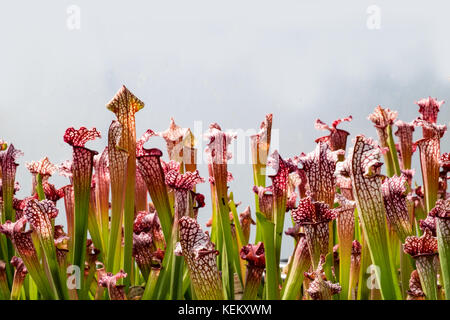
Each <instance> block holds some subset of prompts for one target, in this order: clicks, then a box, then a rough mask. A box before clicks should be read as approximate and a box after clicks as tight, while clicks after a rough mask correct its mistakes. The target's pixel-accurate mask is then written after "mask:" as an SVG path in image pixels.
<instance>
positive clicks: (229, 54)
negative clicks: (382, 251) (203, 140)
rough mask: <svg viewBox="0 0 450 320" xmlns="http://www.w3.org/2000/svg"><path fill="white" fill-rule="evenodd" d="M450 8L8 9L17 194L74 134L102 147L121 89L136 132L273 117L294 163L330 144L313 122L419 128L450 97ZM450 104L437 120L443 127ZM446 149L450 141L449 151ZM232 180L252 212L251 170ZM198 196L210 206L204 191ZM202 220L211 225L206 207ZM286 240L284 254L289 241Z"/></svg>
mask: <svg viewBox="0 0 450 320" xmlns="http://www.w3.org/2000/svg"><path fill="white" fill-rule="evenodd" d="M342 3H345V6H344V5H342ZM371 5H376V6H377V8H379V9H380V10H381V11H380V12H381V15H380V29H373V30H371V29H369V28H368V27H367V19H368V18H369V16H370V14H368V13H367V9H368V7H369V6H371ZM73 8H75V11H76V10H78V9H79V13H80V24H79V26H80V29H76V28H75V29H71V28H69V27H68V22H69V26H70V27H72V28H73V27H74V26H75V27H76V23H75V24H74V20H73V19H72V18H73V12H74V11H73V10H72V11H71V9H73ZM68 9H69V11H70V12H72V13H68ZM449 12H450V4H449V2H448V1H432V2H429V1H428V2H424V1H399V0H398V1H365V0H358V1H356V0H355V1H345V2H341V1H339V2H338V1H298V0H296V1H261V0H260V1H195V0H194V1H164V2H163V1H126V2H123V1H87V0H86V1H76V0H72V1H62V0H58V1H56V0H54V1H39V2H38V1H20V2H18V1H17V2H9V3H4V4H2V6H1V11H0V39H1V40H0V41H1V50H0V87H1V88H2V89H1V94H0V110H1V113H0V114H1V119H2V121H1V126H0V138H3V139H4V140H6V141H8V142H13V143H14V145H15V146H16V147H17V148H18V149H21V150H22V151H24V153H25V155H24V157H22V158H20V159H19V161H20V167H19V168H18V174H17V178H18V179H19V181H20V183H21V185H22V190H21V191H20V193H19V196H20V197H23V196H25V195H27V194H28V193H29V192H30V188H31V178H30V175H29V174H28V172H27V170H26V168H25V166H24V163H25V162H27V161H31V160H38V159H40V158H41V157H43V156H48V157H49V158H50V160H51V161H52V162H54V163H57V164H58V163H60V162H62V161H63V160H65V159H69V158H70V157H71V148H70V147H69V146H68V145H67V144H65V143H64V142H63V139H62V137H63V133H64V130H65V129H66V128H67V127H70V126H75V127H77V128H78V127H80V126H86V127H96V128H97V129H99V130H100V131H101V132H102V134H103V139H102V140H101V141H96V142H91V143H89V147H92V148H93V149H96V150H99V151H101V150H102V149H103V147H104V145H105V144H106V139H105V138H106V135H107V128H108V126H109V124H110V122H111V120H112V119H113V118H114V116H113V114H112V113H111V112H110V111H108V110H106V108H105V104H106V103H107V102H108V101H109V100H110V99H111V98H112V97H113V96H114V94H115V92H116V91H117V90H118V89H119V88H120V86H121V85H122V84H125V85H126V86H127V87H128V88H129V89H130V90H131V91H132V92H133V93H134V94H135V95H136V96H138V97H139V98H140V99H141V100H143V101H144V102H145V104H146V106H145V108H144V109H143V110H141V111H140V112H139V113H138V114H137V120H136V121H137V132H138V135H140V134H142V133H143V132H144V131H145V130H146V129H148V128H151V129H153V130H155V131H161V130H164V129H166V128H167V126H168V124H169V120H170V117H174V118H175V121H176V122H177V123H178V124H180V125H181V126H183V127H193V125H194V122H195V121H201V123H202V126H203V128H204V130H206V128H207V127H208V125H209V123H211V122H218V123H219V124H220V125H221V126H222V128H223V129H242V130H244V131H245V130H248V129H252V128H257V127H258V126H259V123H260V122H261V121H262V120H263V118H264V115H265V114H266V113H270V112H271V113H273V114H274V122H273V127H274V129H278V130H279V151H280V153H281V154H282V156H285V157H290V156H293V155H298V154H300V153H301V152H310V151H312V150H313V148H314V145H315V144H314V138H316V137H318V136H320V135H321V134H322V133H321V132H317V131H315V130H314V126H313V124H314V120H315V119H316V118H320V119H322V120H323V121H325V122H327V123H330V122H331V121H333V120H334V119H336V118H339V117H343V116H348V115H350V114H351V115H353V117H354V121H353V122H352V123H351V124H344V125H343V126H342V127H343V128H345V129H347V130H349V131H350V132H351V133H352V135H355V134H357V133H364V134H366V135H369V136H375V135H376V133H375V130H374V129H373V128H372V126H371V124H370V123H369V122H368V120H367V119H366V118H367V115H368V114H369V113H370V112H371V111H372V110H373V108H374V107H375V106H377V105H378V104H381V105H382V106H384V107H389V108H391V109H395V110H398V111H399V118H401V119H403V120H405V121H410V120H412V119H414V118H415V117H416V116H417V110H418V107H417V106H416V105H415V104H414V101H416V100H418V99H420V98H423V97H427V96H432V97H436V98H438V99H440V100H450V90H449V89H450V87H449V85H450V58H449V57H450V40H449V31H450V20H449V19H448V13H449ZM68 20H69V21H68ZM449 104H450V102H448V103H446V104H444V105H443V107H442V111H441V113H440V116H439V120H440V122H441V123H446V124H447V125H448V124H449V123H448V122H449V119H450V111H449V110H450V105H449ZM415 138H420V130H416V134H415ZM449 141H450V139H449V136H448V133H447V136H446V137H445V138H444V139H443V140H442V149H444V150H447V151H448V150H449ZM152 143H153V146H157V147H158V146H159V147H161V148H162V147H164V143H162V141H158V139H154V142H152ZM203 147H204V144H203ZM163 151H165V149H163ZM415 164H416V165H418V161H417V155H415ZM200 170H201V174H202V175H203V176H204V177H206V176H207V171H206V168H205V167H204V166H201V167H200ZM230 171H232V173H233V175H234V177H235V181H234V182H232V183H231V184H230V187H231V190H232V191H233V192H234V193H235V199H237V200H240V201H242V202H243V205H242V206H243V207H244V206H246V205H248V204H250V205H251V206H252V208H253V207H254V203H253V199H254V198H253V194H252V191H251V188H252V185H253V184H252V183H253V182H252V180H253V179H252V171H251V166H250V164H247V165H242V164H240V165H231V166H230ZM52 182H54V183H56V184H57V185H58V186H62V185H64V184H65V183H66V180H65V179H64V178H62V177H54V178H52ZM199 190H200V191H201V192H204V193H207V194H208V196H207V200H209V186H208V185H207V184H203V185H201V186H199ZM253 214H254V212H253ZM199 215H200V221H201V222H202V224H203V225H204V223H205V221H206V220H207V219H208V218H209V216H210V206H209V205H208V206H207V207H206V208H205V209H203V210H202V211H201V212H200V214H199ZM58 219H59V222H60V223H61V222H62V221H63V219H62V217H58ZM286 220H287V221H288V222H289V221H290V219H286ZM285 244H286V245H285V247H284V250H283V256H284V257H287V256H288V254H289V253H290V252H291V250H292V241H291V239H286V240H285Z"/></svg>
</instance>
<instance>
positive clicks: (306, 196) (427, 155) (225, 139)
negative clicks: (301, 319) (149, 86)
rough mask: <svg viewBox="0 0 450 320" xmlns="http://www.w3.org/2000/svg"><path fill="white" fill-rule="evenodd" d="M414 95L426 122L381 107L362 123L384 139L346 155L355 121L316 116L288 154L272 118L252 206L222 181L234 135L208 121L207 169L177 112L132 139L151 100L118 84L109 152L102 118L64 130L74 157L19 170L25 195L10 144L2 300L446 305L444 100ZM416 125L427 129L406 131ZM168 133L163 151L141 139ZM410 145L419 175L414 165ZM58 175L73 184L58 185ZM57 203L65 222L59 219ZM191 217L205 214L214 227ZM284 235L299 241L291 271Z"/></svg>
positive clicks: (257, 144) (0, 146)
mask: <svg viewBox="0 0 450 320" xmlns="http://www.w3.org/2000/svg"><path fill="white" fill-rule="evenodd" d="M416 104H417V105H418V107H419V113H420V116H419V117H417V119H415V120H413V121H412V122H410V123H408V122H404V121H401V120H398V119H397V116H398V114H397V112H395V111H393V110H390V109H387V108H382V107H380V106H378V107H376V108H375V110H374V112H373V113H372V114H370V115H369V117H368V119H369V120H370V121H371V122H373V124H374V127H375V129H376V132H377V137H378V141H375V140H372V139H370V138H366V137H365V136H363V135H356V137H355V138H354V139H353V141H352V142H351V146H349V148H348V150H347V148H346V147H347V144H350V143H347V138H348V136H349V132H347V131H345V130H342V129H339V128H337V127H338V125H340V124H341V123H342V122H349V121H351V120H352V117H351V116H349V117H347V118H343V119H339V120H336V121H334V122H333V123H332V125H331V126H329V125H327V124H325V123H324V122H322V121H321V120H319V119H318V120H317V121H316V123H315V127H316V129H318V130H325V131H327V135H325V136H323V137H320V138H318V139H317V140H316V143H317V145H316V147H315V149H314V150H313V151H312V152H310V153H307V154H305V153H299V154H297V155H295V156H293V157H291V158H284V157H282V156H281V155H280V154H279V153H278V152H277V151H276V150H274V151H273V152H269V151H271V150H270V142H271V130H272V115H271V114H269V115H266V116H265V119H264V121H263V122H262V123H261V125H260V129H259V132H258V133H257V134H255V135H252V136H251V137H250V144H249V145H250V148H251V154H252V164H253V167H252V168H253V178H254V185H253V186H249V188H248V192H249V193H252V194H253V193H254V197H255V203H254V208H255V210H253V211H254V213H252V210H251V209H250V206H246V207H241V206H242V204H240V203H239V202H237V200H238V199H237V200H236V198H237V195H233V193H232V190H230V188H229V186H228V183H229V182H230V181H231V180H232V179H233V176H232V173H230V172H229V171H228V168H227V162H228V160H229V159H230V157H231V152H230V143H231V142H232V141H233V139H235V138H236V135H235V134H233V133H230V132H226V131H223V130H222V129H221V127H220V126H219V124H217V123H213V124H211V125H210V126H209V131H208V132H207V134H206V135H205V139H207V141H208V144H207V147H206V149H205V150H204V151H205V154H206V155H207V162H208V176H204V177H202V176H201V175H200V173H199V171H198V170H197V161H196V159H197V152H198V150H197V149H196V144H195V139H196V138H201V137H194V135H193V134H192V132H191V131H190V129H189V128H181V127H179V126H178V125H176V124H175V122H174V121H173V119H172V121H171V123H170V126H169V128H168V129H167V130H166V131H164V132H154V131H152V130H150V129H149V130H147V131H146V132H145V133H144V134H143V135H142V137H140V138H137V137H136V127H135V114H136V112H138V111H139V110H140V109H142V108H143V107H144V103H143V102H142V101H140V100H139V99H138V98H137V97H135V96H134V95H133V94H132V93H131V92H130V91H129V90H128V89H127V88H125V87H122V88H121V89H120V90H119V91H118V93H117V94H116V95H115V97H114V98H113V99H112V100H111V101H110V102H109V103H108V104H107V109H109V110H110V111H112V112H113V113H114V114H115V115H116V117H117V120H114V121H112V123H111V125H110V127H109V131H108V132H107V133H106V138H107V146H106V147H105V149H104V150H102V151H101V152H97V151H94V150H91V149H88V148H87V147H86V146H85V144H86V143H88V142H89V141H91V140H94V139H97V138H101V136H100V132H98V131H97V130H96V129H95V128H92V129H88V128H85V127H81V128H79V129H76V128H68V129H67V130H66V132H65V133H64V135H62V134H61V136H62V137H61V138H63V139H64V141H65V142H66V143H67V147H68V148H72V150H73V154H72V159H70V160H67V161H66V162H64V163H62V164H53V163H51V162H50V161H49V159H48V158H47V157H44V158H42V159H41V160H39V161H33V162H30V163H26V164H25V165H26V167H27V168H28V170H29V172H30V173H31V179H32V192H31V194H30V196H29V197H26V198H24V199H18V198H17V197H16V192H17V191H18V190H19V188H20V186H19V184H18V182H17V181H16V180H15V176H16V167H17V166H18V165H19V164H18V163H17V159H18V158H19V156H21V155H22V152H21V151H19V150H18V149H16V148H15V146H14V145H13V144H12V143H6V142H3V141H1V142H0V150H1V151H0V178H1V183H0V197H1V198H0V200H1V203H0V205H1V225H0V232H1V233H0V298H1V299H13V300H18V299H73V300H74V299H88V300H94V299H95V300H107V299H109V300H126V299H141V300H148V299H169V300H170V299H171V300H174V299H177V300H178V299H186V300H192V299H198V300H202V299H219V300H220V299H245V300H261V299H262V300H264V299H270V300H272V299H283V300H305V299H312V300H325V299H339V300H347V299H348V300H366V299H410V300H416V299H421V300H423V299H427V300H440V299H449V298H450V200H449V197H448V193H447V180H448V172H449V171H450V156H449V154H448V153H443V152H441V150H440V140H441V138H442V137H443V135H444V133H445V131H446V127H445V126H444V125H439V124H438V123H437V116H438V113H439V109H440V107H441V105H442V104H443V101H438V100H436V99H433V98H431V97H430V98H425V99H422V100H420V101H418V102H416ZM255 122H256V121H255ZM255 125H256V123H255ZM417 128H421V135H422V137H421V139H419V140H417V141H413V132H414V131H415V129H417ZM395 129H396V131H395ZM394 131H395V133H394ZM160 138H163V139H164V140H165V142H166V144H167V150H166V152H167V153H166V154H165V155H164V157H163V152H162V151H161V150H159V149H157V148H148V147H146V145H151V143H152V140H155V139H160ZM199 151H200V152H203V150H199ZM415 153H416V154H418V156H419V158H420V172H421V173H417V172H416V171H415V170H414V169H412V168H411V163H412V157H413V155H414V154H415ZM54 174H61V175H63V176H65V177H66V178H67V185H65V186H61V187H60V188H58V187H55V185H54V184H52V183H51V177H52V175H54ZM266 177H267V178H266ZM418 181H420V183H418ZM199 183H209V185H210V190H211V192H210V195H209V197H208V198H206V197H205V196H204V195H202V194H200V193H198V192H196V185H197V184H199ZM58 202H62V203H63V207H64V209H65V215H64V214H63V215H64V217H65V224H64V226H63V225H55V218H56V217H57V216H58V215H61V214H62V213H61V212H60V210H58V209H57V203H58ZM205 202H209V203H210V207H211V211H212V212H209V211H208V212H205V210H206V209H202V208H203V207H205ZM62 203H61V207H62ZM198 214H200V215H208V216H211V218H210V220H209V221H208V223H207V226H206V228H208V231H204V230H203V229H202V227H201V226H200V224H199V223H198V222H197V216H198ZM286 217H287V219H289V218H290V221H288V222H289V224H290V225H291V227H290V228H287V229H285V228H284V226H285V219H286ZM251 229H253V230H252V232H251ZM250 235H252V237H250ZM289 236H290V237H289ZM288 241H292V242H293V243H294V244H295V246H294V250H293V252H292V254H291V255H290V257H289V260H288V262H287V264H286V265H282V264H281V262H282V261H280V254H281V248H282V245H283V242H284V243H285V242H288Z"/></svg>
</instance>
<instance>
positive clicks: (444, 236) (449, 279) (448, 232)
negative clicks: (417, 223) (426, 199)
mask: <svg viewBox="0 0 450 320" xmlns="http://www.w3.org/2000/svg"><path fill="white" fill-rule="evenodd" d="M436 233H437V238H438V251H439V261H440V264H441V270H442V272H441V275H442V279H443V284H444V290H445V299H446V300H450V220H449V219H443V218H439V217H437V218H436Z"/></svg>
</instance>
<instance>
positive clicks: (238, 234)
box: [228, 192, 255, 285]
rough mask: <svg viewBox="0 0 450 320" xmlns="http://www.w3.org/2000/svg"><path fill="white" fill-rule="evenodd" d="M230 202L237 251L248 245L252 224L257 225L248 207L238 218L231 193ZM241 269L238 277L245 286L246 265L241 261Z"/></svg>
mask: <svg viewBox="0 0 450 320" xmlns="http://www.w3.org/2000/svg"><path fill="white" fill-rule="evenodd" d="M228 198H229V199H230V201H229V202H228V206H229V207H230V211H231V213H232V215H233V225H234V234H235V237H233V238H234V242H235V248H236V250H237V249H238V248H242V247H244V246H246V245H247V244H248V240H249V235H250V224H252V223H253V224H255V222H254V221H253V220H252V217H251V213H250V207H247V208H246V209H245V211H244V212H243V213H241V214H240V215H239V217H238V215H237V210H236V204H235V203H234V199H233V193H232V192H230V194H229V197H228ZM239 262H240V264H239V265H240V268H239V269H237V270H236V272H237V276H238V278H239V281H240V284H239V285H243V284H244V279H243V277H244V275H245V263H244V261H243V260H242V259H241V260H240V261H239Z"/></svg>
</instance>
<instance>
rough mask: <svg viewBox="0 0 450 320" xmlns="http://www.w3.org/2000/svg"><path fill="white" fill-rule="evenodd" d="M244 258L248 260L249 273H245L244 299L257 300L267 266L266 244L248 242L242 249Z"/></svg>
mask: <svg viewBox="0 0 450 320" xmlns="http://www.w3.org/2000/svg"><path fill="white" fill-rule="evenodd" d="M240 256H241V259H242V260H245V261H247V273H246V275H245V287H244V294H243V296H242V300H255V299H256V297H257V295H258V289H259V287H260V285H261V279H262V274H263V272H264V268H265V266H266V258H265V255H264V244H263V243H262V242H258V244H256V245H254V244H248V245H245V246H244V247H242V249H241V251H240Z"/></svg>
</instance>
